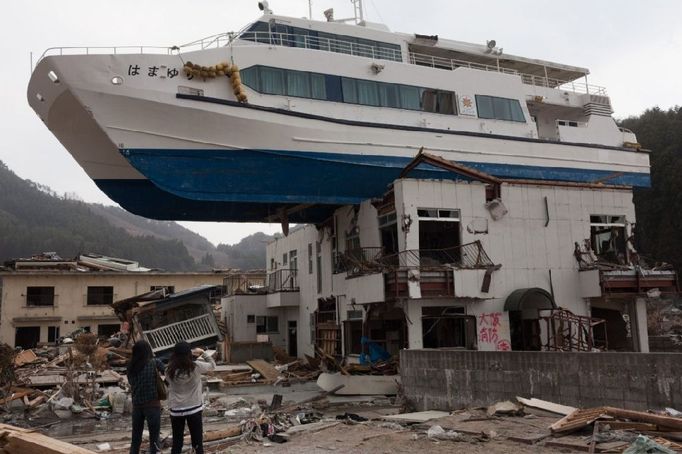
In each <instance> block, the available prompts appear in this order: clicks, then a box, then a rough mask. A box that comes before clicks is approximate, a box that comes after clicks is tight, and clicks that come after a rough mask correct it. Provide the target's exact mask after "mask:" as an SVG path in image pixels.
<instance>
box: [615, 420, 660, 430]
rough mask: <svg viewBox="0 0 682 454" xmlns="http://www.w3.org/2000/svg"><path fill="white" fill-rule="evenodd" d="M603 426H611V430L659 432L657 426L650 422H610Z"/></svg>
mask: <svg viewBox="0 0 682 454" xmlns="http://www.w3.org/2000/svg"><path fill="white" fill-rule="evenodd" d="M602 425H605V426H609V427H610V428H611V430H636V431H638V432H641V431H655V430H658V426H657V425H656V424H651V423H648V422H629V421H608V422H604V423H603V424H602Z"/></svg>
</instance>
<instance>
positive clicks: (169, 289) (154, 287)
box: [149, 285, 175, 295]
mask: <svg viewBox="0 0 682 454" xmlns="http://www.w3.org/2000/svg"><path fill="white" fill-rule="evenodd" d="M163 289H166V294H168V295H170V294H171V293H175V286H174V285H152V286H151V287H149V291H150V292H155V291H157V290H163Z"/></svg>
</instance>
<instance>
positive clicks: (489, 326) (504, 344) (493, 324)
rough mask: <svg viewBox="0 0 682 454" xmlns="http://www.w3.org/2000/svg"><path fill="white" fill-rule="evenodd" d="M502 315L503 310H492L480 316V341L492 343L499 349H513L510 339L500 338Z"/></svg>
mask: <svg viewBox="0 0 682 454" xmlns="http://www.w3.org/2000/svg"><path fill="white" fill-rule="evenodd" d="M500 317H502V313H501V312H491V313H488V314H480V315H479V316H478V326H479V330H478V342H479V343H485V344H492V345H494V346H495V350H498V351H509V350H511V345H510V343H509V341H508V340H507V339H502V338H500V333H499V331H500Z"/></svg>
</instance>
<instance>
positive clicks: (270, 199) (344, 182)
mask: <svg viewBox="0 0 682 454" xmlns="http://www.w3.org/2000/svg"><path fill="white" fill-rule="evenodd" d="M121 153H122V154H123V155H124V156H125V157H126V158H127V159H128V161H129V162H130V163H131V164H132V165H133V166H134V167H135V168H136V169H137V170H139V171H140V172H141V173H142V174H143V175H145V176H146V177H147V178H149V179H150V180H151V181H152V182H153V183H154V185H156V186H157V187H159V188H160V189H161V190H163V191H166V192H169V193H171V194H174V195H176V196H178V197H181V198H186V199H190V200H198V201H216V202H252V203H297V204H300V203H322V204H333V205H344V204H356V203H360V202H361V201H363V200H366V199H368V198H372V197H378V196H381V195H382V194H383V193H384V192H385V191H386V189H387V187H388V185H389V184H390V183H392V182H393V181H394V180H395V179H396V178H397V177H398V176H399V175H400V172H401V171H402V169H403V168H404V166H405V165H406V164H407V163H408V162H410V160H411V159H410V158H406V157H395V156H378V155H351V154H343V153H318V152H307V151H306V152H302V151H282V150H194V149H192V150H178V149H170V150H167V149H124V150H121ZM461 164H464V165H467V166H469V167H472V168H475V169H477V170H480V171H483V172H486V173H489V174H491V175H494V176H496V177H499V178H505V179H529V180H552V181H568V182H577V183H588V182H595V181H599V180H601V179H603V178H605V177H611V176H613V175H614V172H613V171H605V170H589V169H575V168H565V167H537V166H527V165H517V164H491V163H480V162H461ZM410 177H413V178H429V179H452V180H464V179H465V178H463V177H462V176H461V175H456V174H453V173H452V172H448V171H445V170H442V169H439V168H436V167H433V166H430V165H424V164H422V165H420V166H419V167H417V168H416V169H415V170H414V171H413V172H412V173H410ZM607 184H618V185H628V186H643V187H649V186H650V175H649V174H648V173H635V172H629V173H624V174H622V175H619V176H617V177H615V178H609V179H608V181H607Z"/></svg>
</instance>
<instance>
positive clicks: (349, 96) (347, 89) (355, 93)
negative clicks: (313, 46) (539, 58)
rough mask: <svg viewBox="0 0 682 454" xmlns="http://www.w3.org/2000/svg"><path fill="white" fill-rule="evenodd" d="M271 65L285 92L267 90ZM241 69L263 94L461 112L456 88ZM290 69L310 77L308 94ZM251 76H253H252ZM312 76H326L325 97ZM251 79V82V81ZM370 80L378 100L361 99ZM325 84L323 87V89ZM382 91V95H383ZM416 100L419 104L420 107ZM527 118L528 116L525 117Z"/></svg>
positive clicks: (319, 76)
mask: <svg viewBox="0 0 682 454" xmlns="http://www.w3.org/2000/svg"><path fill="white" fill-rule="evenodd" d="M263 68H265V69H271V70H278V71H281V72H282V74H283V89H284V91H285V92H284V93H272V92H270V91H265V90H264V89H263V76H262V74H261V71H262V69H263ZM252 71H254V72H255V74H254V75H252V74H251V72H252ZM242 73H245V74H247V77H246V78H242V83H243V84H244V85H246V86H247V87H249V88H250V89H252V90H254V91H256V92H257V93H260V94H265V95H274V96H286V97H289V98H300V99H310V100H316V101H327V102H338V103H342V104H351V105H356V106H365V107H384V108H387V109H398V110H409V111H412V112H423V113H429V114H437V115H448V116H458V115H459V111H458V107H457V93H456V92H455V91H450V90H444V89H439V88H427V87H418V86H416V85H406V84H397V83H390V82H381V81H374V80H371V79H358V78H355V77H346V76H336V75H332V74H324V73H317V72H313V71H299V70H295V69H288V68H277V67H274V66H267V65H253V66H249V67H248V68H244V69H242ZM289 73H305V74H306V76H307V77H306V80H307V81H308V93H309V96H301V95H297V94H290V93H289ZM249 79H250V80H249ZM313 79H316V80H317V81H318V82H321V81H322V80H324V84H323V85H320V87H318V88H320V90H319V91H320V92H321V91H324V95H325V97H324V98H322V97H318V96H313V93H314V91H315V90H313ZM250 82H252V83H250ZM360 83H363V84H367V85H373V86H374V94H375V95H376V101H377V103H376V104H370V103H362V102H360V89H359V86H360V85H359V84H360ZM321 88H323V89H324V90H321ZM391 92H392V93H393V95H394V98H395V99H394V100H393V101H394V103H393V104H397V105H391V104H392V103H391V102H389V99H390V98H391V97H390V96H388V94H389V93H391ZM382 93H383V95H382ZM425 93H433V97H434V109H433V110H424V99H423V98H424V95H425ZM412 95H416V97H414V99H413V102H414V103H415V105H414V106H413V107H411V106H407V105H404V104H405V103H404V102H403V100H407V99H408V98H410V97H412ZM443 97H446V98H447V97H449V99H450V101H451V102H449V103H448V104H447V107H448V108H449V109H451V110H452V112H443V109H444V108H442V107H441V99H442V98H443ZM417 104H418V106H419V107H417ZM524 121H525V120H524Z"/></svg>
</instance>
